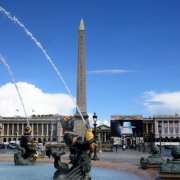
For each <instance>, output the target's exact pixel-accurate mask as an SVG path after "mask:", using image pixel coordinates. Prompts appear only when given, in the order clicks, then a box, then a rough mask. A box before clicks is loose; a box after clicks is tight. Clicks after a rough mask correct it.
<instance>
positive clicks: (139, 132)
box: [139, 132, 141, 152]
mask: <svg viewBox="0 0 180 180" xmlns="http://www.w3.org/2000/svg"><path fill="white" fill-rule="evenodd" d="M140 141H141V132H139V152H140V148H141V147H140V145H141V142H140Z"/></svg>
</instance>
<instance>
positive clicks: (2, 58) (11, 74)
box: [0, 54, 29, 126]
mask: <svg viewBox="0 0 180 180" xmlns="http://www.w3.org/2000/svg"><path fill="white" fill-rule="evenodd" d="M0 60H1V61H2V63H3V64H4V65H5V66H6V68H7V70H8V72H9V75H10V76H11V79H12V82H13V84H14V86H15V88H16V91H17V94H18V96H19V99H20V101H21V105H22V107H23V111H24V114H25V117H26V121H27V124H28V126H29V119H28V117H27V113H26V109H25V106H24V103H23V99H22V97H21V94H20V92H19V88H18V86H17V84H16V81H15V78H14V75H13V73H12V71H11V68H10V66H9V65H8V63H7V62H6V60H5V59H4V57H3V56H2V55H1V54H0Z"/></svg>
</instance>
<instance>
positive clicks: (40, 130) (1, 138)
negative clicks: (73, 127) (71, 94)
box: [0, 115, 63, 143]
mask: <svg viewBox="0 0 180 180" xmlns="http://www.w3.org/2000/svg"><path fill="white" fill-rule="evenodd" d="M27 121H29V125H30V126H31V128H32V137H33V138H34V139H36V140H37V141H38V142H39V143H42V142H47V141H57V142H61V141H62V139H63V129H62V126H61V123H60V116H59V115H42V116H40V115H38V116H35V115H33V116H31V117H30V118H29V119H28V120H27V119H26V118H24V117H0V142H1V143H3V142H10V141H17V140H19V139H20V137H21V136H22V135H23V133H24V129H25V127H26V126H27V124H28V123H27Z"/></svg>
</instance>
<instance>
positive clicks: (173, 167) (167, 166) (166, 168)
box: [160, 146, 180, 179]
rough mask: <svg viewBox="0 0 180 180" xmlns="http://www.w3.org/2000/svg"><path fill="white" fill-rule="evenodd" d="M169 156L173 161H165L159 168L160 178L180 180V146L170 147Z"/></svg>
mask: <svg viewBox="0 0 180 180" xmlns="http://www.w3.org/2000/svg"><path fill="white" fill-rule="evenodd" d="M171 155H172V156H173V159H167V161H166V162H165V163H164V164H163V165H162V166H161V168H160V176H161V177H167V176H168V177H169V179H175V178H176V179H180V146H172V149H171Z"/></svg>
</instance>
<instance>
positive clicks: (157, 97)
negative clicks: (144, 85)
mask: <svg viewBox="0 0 180 180" xmlns="http://www.w3.org/2000/svg"><path fill="white" fill-rule="evenodd" d="M144 105H145V107H146V108H147V110H148V111H149V112H150V113H153V114H159V115H161V114H167V115H169V114H176V113H178V114H180V91H177V92H162V93H157V92H155V91H148V92H145V93H144Z"/></svg>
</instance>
